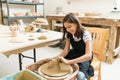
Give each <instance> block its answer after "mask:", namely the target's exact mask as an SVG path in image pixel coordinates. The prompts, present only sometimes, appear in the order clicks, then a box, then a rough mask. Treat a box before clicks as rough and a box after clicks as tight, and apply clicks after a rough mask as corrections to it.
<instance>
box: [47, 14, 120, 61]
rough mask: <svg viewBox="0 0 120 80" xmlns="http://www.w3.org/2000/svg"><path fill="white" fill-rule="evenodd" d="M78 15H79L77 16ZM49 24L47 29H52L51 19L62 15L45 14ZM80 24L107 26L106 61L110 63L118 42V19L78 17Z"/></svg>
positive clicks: (119, 36)
mask: <svg viewBox="0 0 120 80" xmlns="http://www.w3.org/2000/svg"><path fill="white" fill-rule="evenodd" d="M78 17H79V16H78ZM46 18H47V20H48V23H49V26H48V29H50V30H52V21H54V20H55V21H62V20H63V18H64V15H48V16H46ZM79 20H80V22H81V23H82V24H88V25H94V26H95V27H98V26H99V27H101V28H104V27H105V28H106V27H107V28H109V29H110V33H109V34H110V35H109V40H108V46H107V52H106V62H107V63H112V61H113V57H114V53H113V50H114V49H115V48H116V47H117V46H118V45H119V44H120V35H119V34H120V26H119V25H120V23H119V20H118V19H111V18H103V17H102V18H101V17H89V16H88V17H79Z"/></svg>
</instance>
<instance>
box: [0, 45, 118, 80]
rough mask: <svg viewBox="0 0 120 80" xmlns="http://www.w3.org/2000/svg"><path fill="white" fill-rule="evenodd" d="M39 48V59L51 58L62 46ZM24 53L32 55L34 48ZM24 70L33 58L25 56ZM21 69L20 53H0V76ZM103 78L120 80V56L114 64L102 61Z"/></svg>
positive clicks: (105, 79)
mask: <svg viewBox="0 0 120 80" xmlns="http://www.w3.org/2000/svg"><path fill="white" fill-rule="evenodd" d="M36 50H37V61H38V60H41V59H44V58H51V57H54V56H57V55H58V54H59V53H60V52H61V51H62V49H60V48H58V47H57V48H51V47H43V48H38V49H36ZM23 53H24V55H30V56H32V50H29V51H25V52H23ZM22 61H23V70H24V69H25V67H26V66H27V65H29V64H32V63H33V60H31V59H27V58H23V60H22ZM18 71H19V61H18V55H11V56H10V57H9V58H7V57H6V56H4V55H3V54H0V78H2V77H5V76H7V75H9V74H13V73H15V72H18ZM101 71H102V73H101V74H102V80H120V77H119V74H120V58H117V59H115V60H114V61H113V63H112V64H107V63H104V62H102V69H101Z"/></svg>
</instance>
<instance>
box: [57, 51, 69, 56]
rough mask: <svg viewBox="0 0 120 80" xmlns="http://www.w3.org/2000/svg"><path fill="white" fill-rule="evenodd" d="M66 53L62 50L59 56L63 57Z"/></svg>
mask: <svg viewBox="0 0 120 80" xmlns="http://www.w3.org/2000/svg"><path fill="white" fill-rule="evenodd" d="M67 54H68V51H65V50H63V51H62V52H61V53H60V55H59V56H62V57H65V56H66V55H67Z"/></svg>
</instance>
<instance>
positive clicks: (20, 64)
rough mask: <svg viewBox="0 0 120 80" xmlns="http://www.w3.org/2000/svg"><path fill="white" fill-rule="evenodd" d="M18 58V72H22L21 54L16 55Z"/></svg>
mask: <svg viewBox="0 0 120 80" xmlns="http://www.w3.org/2000/svg"><path fill="white" fill-rule="evenodd" d="M18 58H19V70H22V59H21V53H19V54H18Z"/></svg>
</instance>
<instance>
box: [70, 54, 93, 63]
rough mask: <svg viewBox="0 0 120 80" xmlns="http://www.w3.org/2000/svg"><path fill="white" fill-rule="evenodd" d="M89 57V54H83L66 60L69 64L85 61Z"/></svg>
mask: <svg viewBox="0 0 120 80" xmlns="http://www.w3.org/2000/svg"><path fill="white" fill-rule="evenodd" d="M90 59H91V55H88V54H85V55H83V56H81V57H78V58H76V59H72V60H68V63H69V64H74V63H81V62H85V61H88V60H90Z"/></svg>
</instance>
